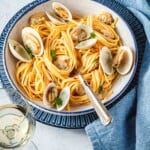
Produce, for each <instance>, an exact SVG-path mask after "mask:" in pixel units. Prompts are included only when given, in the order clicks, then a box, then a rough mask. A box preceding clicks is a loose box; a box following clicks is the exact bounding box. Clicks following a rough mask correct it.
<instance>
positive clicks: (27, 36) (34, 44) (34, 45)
mask: <svg viewBox="0 0 150 150" xmlns="http://www.w3.org/2000/svg"><path fill="white" fill-rule="evenodd" d="M22 40H23V43H24V46H25V48H26V49H27V51H30V52H31V53H32V55H33V56H41V55H42V54H43V52H44V46H43V41H42V39H41V37H40V35H39V33H38V32H37V31H36V30H35V29H33V28H31V27H25V28H23V30H22Z"/></svg>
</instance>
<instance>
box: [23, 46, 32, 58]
mask: <svg viewBox="0 0 150 150" xmlns="http://www.w3.org/2000/svg"><path fill="white" fill-rule="evenodd" d="M25 48H26V51H27V53H28V54H29V55H30V58H31V59H32V58H33V57H34V56H33V54H32V50H31V48H30V47H29V46H28V45H25Z"/></svg>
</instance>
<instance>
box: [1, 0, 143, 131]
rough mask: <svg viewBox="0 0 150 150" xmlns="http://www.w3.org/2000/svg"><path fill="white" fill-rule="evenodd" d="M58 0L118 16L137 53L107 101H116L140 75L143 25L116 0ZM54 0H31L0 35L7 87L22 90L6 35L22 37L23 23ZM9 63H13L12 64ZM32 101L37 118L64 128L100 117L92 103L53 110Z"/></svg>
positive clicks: (82, 10)
mask: <svg viewBox="0 0 150 150" xmlns="http://www.w3.org/2000/svg"><path fill="white" fill-rule="evenodd" d="M58 1H60V2H62V3H64V4H65V5H66V6H67V7H68V8H69V9H70V10H71V11H72V12H74V13H76V12H78V13H79V14H82V15H86V14H98V13H99V12H100V11H109V12H110V13H111V14H113V16H114V17H118V18H119V22H118V27H117V29H118V32H119V33H120V35H121V37H122V39H123V43H124V44H126V45H128V46H129V47H131V48H132V49H133V50H134V56H135V57H134V65H133V68H132V70H131V72H130V73H129V74H128V75H127V76H125V77H123V78H122V79H120V81H119V82H118V83H117V84H115V86H114V89H113V90H114V94H113V95H112V97H111V98H109V99H108V100H107V101H105V105H106V106H111V104H112V103H113V102H114V101H116V102H117V101H118V100H119V98H121V96H123V95H124V94H126V93H127V92H128V91H129V90H130V89H131V88H132V87H133V86H134V84H135V81H136V78H137V77H138V70H137V72H136V68H137V66H138V68H139V65H140V62H141V59H142V54H143V48H144V45H145V40H146V37H145V34H144V30H143V27H142V25H141V24H140V22H139V21H138V20H137V19H136V18H135V17H134V15H133V14H132V13H131V12H130V11H129V10H128V9H126V8H125V7H123V6H122V5H120V4H119V3H117V2H115V1H114V0H108V1H107V0H105V1H104V0H97V1H90V0H83V1H80V0H76V1H69V0H58ZM51 2H52V1H48V0H36V1H34V2H32V3H30V4H28V5H27V6H25V7H24V8H22V9H21V10H20V11H19V12H17V13H16V14H15V15H14V16H13V17H12V19H11V20H10V21H9V22H8V24H7V25H6V27H5V28H4V30H3V32H2V34H1V37H0V71H1V80H2V83H3V86H4V87H14V88H16V89H18V90H19V91H21V89H19V87H18V85H17V83H16V81H15V77H14V69H15V67H14V66H15V65H13V64H15V60H14V59H12V57H11V56H10V53H9V52H8V50H7V49H8V44H7V39H8V38H11V37H13V38H14V39H19V37H18V34H16V33H17V32H18V31H19V30H20V31H21V29H22V27H23V26H25V25H27V19H28V18H29V16H31V15H32V14H34V13H35V12H40V11H45V10H49V8H50V4H51ZM77 4H79V5H77ZM10 64H12V65H11V66H10ZM135 73H136V76H135ZM134 76H135V78H134ZM133 78H134V80H133ZM21 92H22V91H21ZM29 102H30V103H31V105H32V106H33V110H34V112H35V118H36V119H37V120H38V121H40V122H42V123H45V124H48V125H53V126H57V127H63V128H83V127H85V126H86V125H87V124H89V123H91V122H92V121H94V120H95V119H96V118H97V115H96V113H95V112H94V109H93V108H92V107H83V108H78V109H76V110H71V112H65V111H63V112H57V111H54V110H48V109H46V108H44V107H43V106H42V105H39V104H37V103H34V102H32V101H30V100H29Z"/></svg>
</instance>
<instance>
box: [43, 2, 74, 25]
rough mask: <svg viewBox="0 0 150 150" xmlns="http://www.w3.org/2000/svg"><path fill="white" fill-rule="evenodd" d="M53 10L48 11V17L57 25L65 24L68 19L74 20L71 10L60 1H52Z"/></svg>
mask: <svg viewBox="0 0 150 150" xmlns="http://www.w3.org/2000/svg"><path fill="white" fill-rule="evenodd" d="M52 9H53V12H51V13H49V12H46V15H47V17H48V18H49V20H51V21H52V22H53V23H54V24H56V25H61V24H65V23H66V21H70V20H72V14H71V12H70V10H69V9H68V8H67V7H66V6H64V5H63V4H61V3H59V2H53V3H52Z"/></svg>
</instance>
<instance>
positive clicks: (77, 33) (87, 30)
mask: <svg viewBox="0 0 150 150" xmlns="http://www.w3.org/2000/svg"><path fill="white" fill-rule="evenodd" d="M91 33H93V29H92V28H91V27H90V26H87V25H84V24H82V25H79V26H78V27H76V28H74V29H73V30H72V32H71V36H72V39H73V40H75V41H79V42H80V41H84V40H86V39H89V38H90V36H91Z"/></svg>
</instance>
